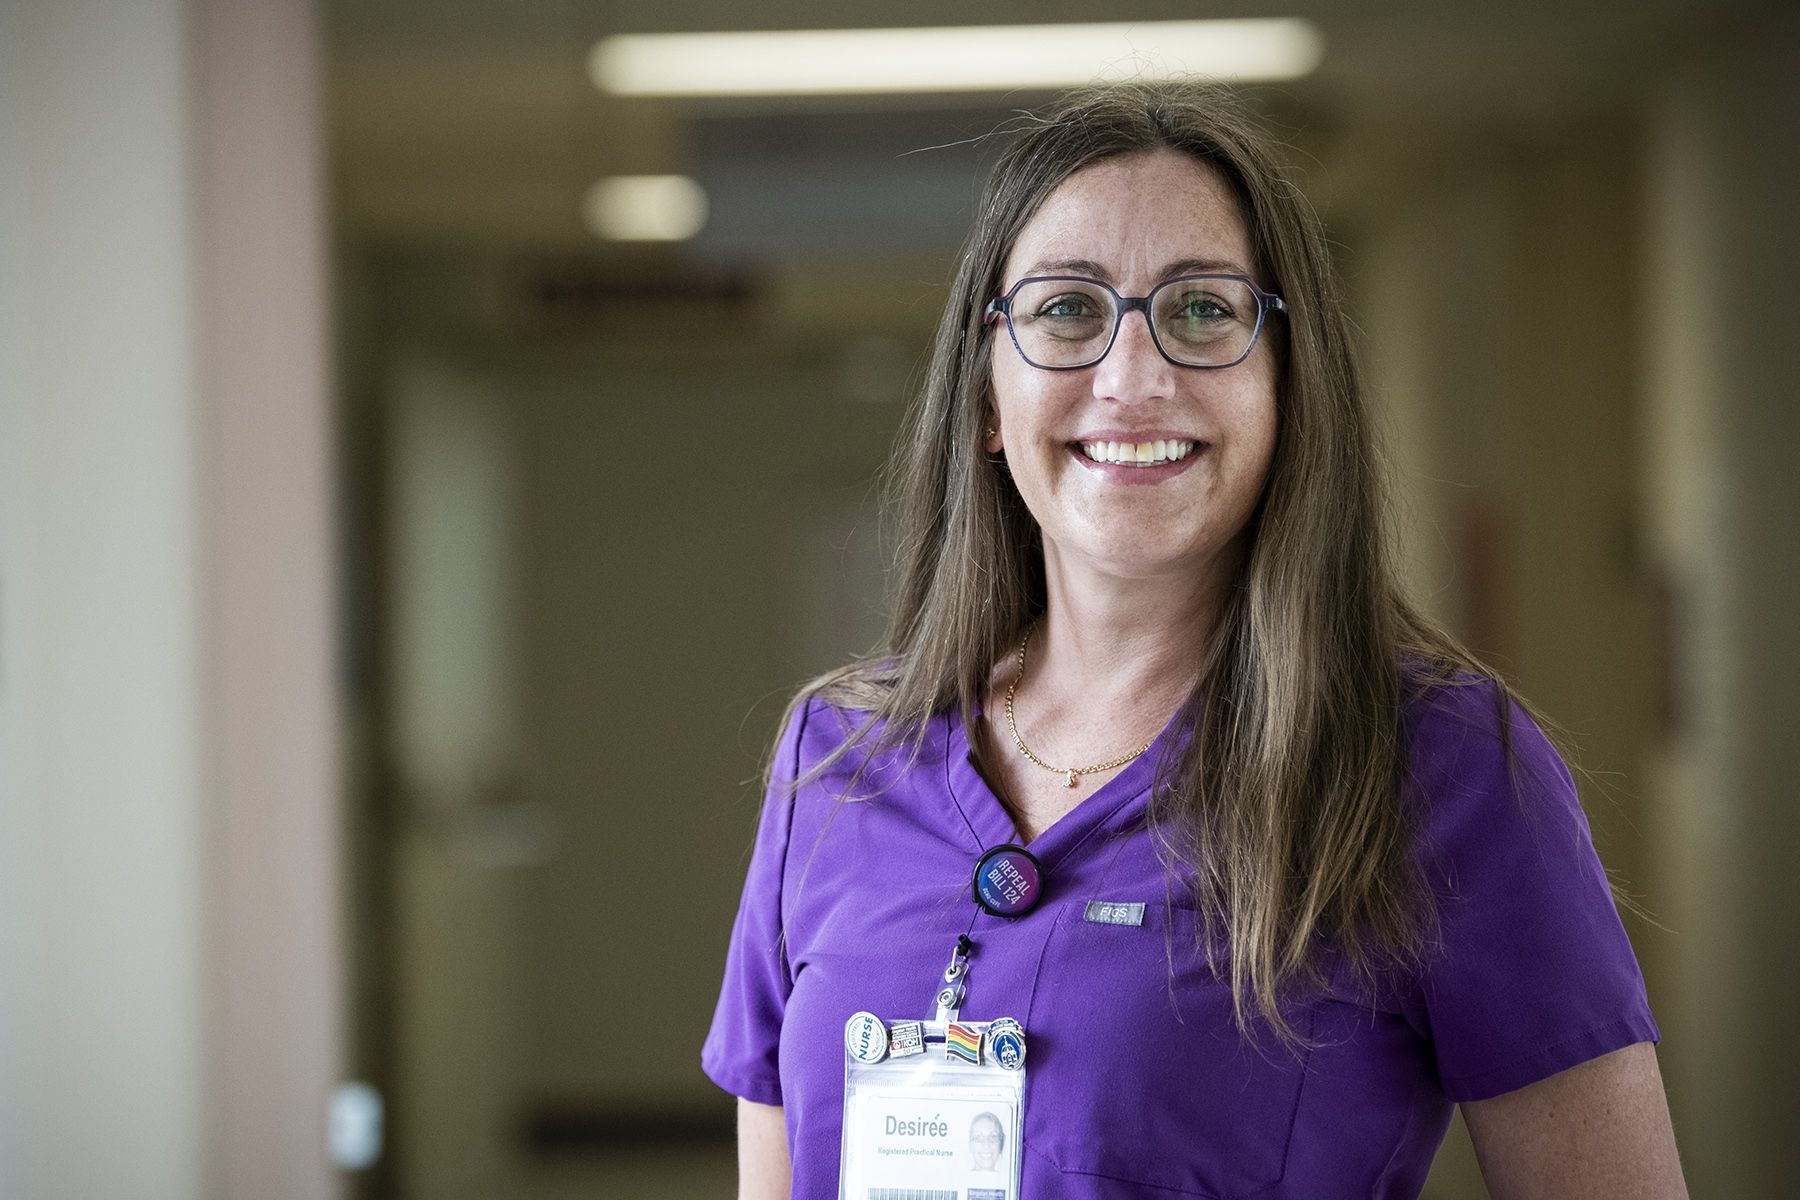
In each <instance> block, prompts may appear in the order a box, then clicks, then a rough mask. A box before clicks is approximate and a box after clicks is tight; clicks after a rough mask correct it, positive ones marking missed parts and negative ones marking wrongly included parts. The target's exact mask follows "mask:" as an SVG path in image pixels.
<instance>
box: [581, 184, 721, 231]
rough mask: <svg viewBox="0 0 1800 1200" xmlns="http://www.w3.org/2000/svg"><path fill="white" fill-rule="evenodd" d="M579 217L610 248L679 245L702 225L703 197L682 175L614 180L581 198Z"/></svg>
mask: <svg viewBox="0 0 1800 1200" xmlns="http://www.w3.org/2000/svg"><path fill="white" fill-rule="evenodd" d="M581 215H582V217H583V218H584V219H585V220H586V221H587V226H588V228H589V229H591V230H593V231H594V233H595V234H597V235H598V236H600V237H603V238H606V239H608V240H609V241H615V242H679V241H681V240H682V239H684V238H691V237H693V236H694V235H695V234H696V233H699V232H700V227H701V226H702V225H705V224H706V193H705V192H704V191H702V190H701V188H700V185H699V184H697V183H695V182H694V181H693V180H691V179H689V178H688V177H687V176H686V175H615V176H613V177H612V178H610V179H602V180H601V181H600V182H599V183H596V184H595V185H594V186H593V187H591V188H589V189H588V190H587V195H586V196H584V197H582V201H581Z"/></svg>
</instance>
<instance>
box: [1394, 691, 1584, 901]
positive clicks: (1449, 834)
mask: <svg viewBox="0 0 1800 1200" xmlns="http://www.w3.org/2000/svg"><path fill="white" fill-rule="evenodd" d="M1402 696H1403V699H1402V707H1401V712H1402V717H1401V727H1402V728H1401V737H1402V745H1403V748H1404V754H1405V759H1404V764H1405V765H1404V772H1405V773H1404V776H1403V780H1402V790H1401V799H1402V804H1403V805H1405V806H1406V807H1407V808H1408V809H1409V810H1410V811H1411V814H1412V817H1413V819H1414V822H1415V825H1416V827H1417V829H1418V833H1419V835H1420V849H1421V850H1422V851H1423V852H1424V854H1425V856H1426V857H1425V861H1426V863H1427V864H1433V863H1435V864H1436V865H1437V866H1438V867H1440V868H1444V867H1448V866H1450V864H1452V863H1456V862H1462V863H1464V864H1465V865H1466V862H1467V859H1468V857H1469V856H1470V855H1476V856H1479V857H1482V858H1486V859H1490V860H1499V859H1503V858H1505V857H1506V856H1507V855H1509V854H1514V855H1517V854H1523V855H1527V856H1529V857H1531V858H1534V859H1535V858H1539V857H1541V856H1542V855H1544V854H1545V853H1546V852H1554V851H1557V850H1568V851H1572V852H1575V853H1577V854H1578V855H1581V856H1582V857H1590V856H1591V855H1592V853H1593V852H1592V849H1591V836H1592V835H1591V832H1590V830H1589V827H1588V822H1587V816H1586V814H1585V813H1584V812H1583V810H1582V807H1581V800H1580V797H1579V795H1578V793H1577V790H1576V786H1575V780H1574V777H1573V776H1572V775H1571V774H1570V771H1569V768H1568V766H1567V764H1566V763H1565V762H1564V761H1563V757H1562V755H1561V753H1559V752H1558V750H1557V748H1556V746H1555V744H1554V743H1553V742H1552V741H1551V740H1550V738H1549V737H1548V736H1547V735H1546V734H1545V732H1544V730H1543V728H1542V726H1540V725H1539V723H1538V722H1537V720H1536V719H1534V718H1533V716H1532V714H1531V713H1530V711H1529V710H1528V709H1527V707H1526V706H1525V704H1524V703H1523V702H1522V701H1521V700H1520V699H1519V698H1518V697H1517V696H1516V695H1515V694H1514V693H1513V691H1512V690H1511V689H1510V688H1508V687H1507V686H1506V685H1505V684H1503V683H1501V682H1499V681H1498V680H1496V679H1493V678H1491V677H1488V676H1484V675H1479V674H1476V673H1474V672H1469V671H1457V672H1450V673H1443V672H1439V673H1433V674H1431V675H1428V676H1423V675H1415V676H1413V677H1412V678H1411V679H1409V680H1408V681H1406V682H1405V683H1404V684H1403V688H1402Z"/></svg>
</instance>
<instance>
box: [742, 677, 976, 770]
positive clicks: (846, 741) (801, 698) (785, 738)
mask: <svg viewBox="0 0 1800 1200" xmlns="http://www.w3.org/2000/svg"><path fill="white" fill-rule="evenodd" d="M954 723H955V717H954V715H953V714H952V713H950V712H949V711H948V710H944V711H940V712H938V713H935V714H933V715H932V716H931V717H930V718H929V719H928V720H927V721H925V723H924V724H923V726H922V727H919V728H915V729H897V728H893V727H890V725H889V724H888V723H887V722H886V721H884V720H883V719H882V718H881V717H880V716H879V714H877V713H875V712H872V711H870V709H869V708H867V707H863V706H860V705H858V704H856V703H854V702H853V701H847V700H845V699H844V698H843V697H842V696H841V695H836V696H834V695H832V694H831V692H830V691H829V690H827V689H821V688H819V687H817V686H809V687H808V688H807V689H805V690H803V691H802V692H801V693H800V694H799V695H798V696H797V697H796V698H795V699H794V700H793V702H792V703H791V704H790V705H789V708H788V716H787V719H786V721H785V723H784V725H783V729H782V732H781V736H780V738H779V740H778V741H777V743H776V747H775V754H774V758H773V760H772V762H771V764H770V766H771V769H770V773H769V774H770V780H771V782H772V783H782V784H787V785H789V786H790V787H795V788H797V789H798V790H817V789H819V788H823V789H825V790H829V791H830V792H831V793H832V794H833V795H841V794H844V792H845V789H846V786H847V785H848V786H850V787H851V788H852V789H853V790H854V791H855V792H856V793H859V794H862V793H867V792H870V791H880V790H883V788H884V787H885V786H886V785H888V784H891V783H892V782H894V781H895V780H896V779H897V778H898V777H900V776H902V775H904V774H905V773H906V772H907V771H909V770H911V769H912V768H913V767H915V766H916V765H917V764H918V763H919V762H920V761H921V759H931V760H938V759H941V758H942V753H943V749H944V745H945V742H946V739H947V738H948V737H949V735H950V732H951V728H952V726H953V724H954Z"/></svg>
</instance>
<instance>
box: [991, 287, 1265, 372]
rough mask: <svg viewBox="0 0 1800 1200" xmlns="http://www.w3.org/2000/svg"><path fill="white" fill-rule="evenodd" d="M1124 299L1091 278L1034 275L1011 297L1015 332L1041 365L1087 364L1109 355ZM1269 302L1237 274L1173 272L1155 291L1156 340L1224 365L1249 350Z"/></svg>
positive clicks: (1175, 354)
mask: <svg viewBox="0 0 1800 1200" xmlns="http://www.w3.org/2000/svg"><path fill="white" fill-rule="evenodd" d="M1119 309H1120V306H1119V301H1118V297H1116V296H1115V295H1113V293H1112V292H1110V291H1108V290H1107V289H1106V288H1105V287H1103V286H1101V285H1100V284H1098V283H1095V282H1094V281H1092V280H1079V279H1030V280H1026V281H1024V282H1023V283H1021V284H1020V285H1019V288H1018V290H1017V291H1016V292H1015V293H1014V295H1013V298H1012V305H1011V308H1010V313H1009V315H1010V318H1011V321H1012V330H1013V336H1014V338H1016V339H1017V340H1018V344H1019V350H1020V352H1021V353H1023V354H1024V356H1025V358H1026V360H1027V361H1028V362H1030V363H1032V364H1034V365H1036V366H1040V367H1081V366H1087V365H1089V364H1090V363H1094V362H1097V361H1099V360H1100V358H1102V357H1103V356H1104V355H1105V353H1106V350H1107V347H1108V345H1110V344H1111V342H1112V338H1113V329H1114V327H1115V326H1116V325H1117V324H1118V321H1119ZM1261 311H1262V306H1261V303H1260V301H1259V300H1258V299H1257V296H1256V293H1255V292H1254V291H1253V290H1252V289H1251V288H1250V286H1249V285H1248V284H1246V283H1244V282H1243V281H1242V280H1238V279H1225V278H1216V277H1199V278H1193V279H1172V280H1169V281H1168V282H1167V283H1164V284H1162V285H1161V286H1159V287H1158V288H1157V289H1156V290H1155V291H1153V292H1151V293H1150V297H1149V315H1150V320H1151V327H1152V328H1153V330H1154V331H1155V334H1156V341H1157V344H1158V345H1159V346H1161V347H1162V351H1163V353H1164V354H1167V355H1168V356H1169V357H1170V358H1171V359H1174V360H1175V361H1176V362H1179V363H1184V364H1186V365H1189V366H1195V367H1210V366H1224V365H1226V364H1228V363H1234V362H1236V361H1237V360H1238V359H1240V358H1242V357H1243V356H1244V355H1245V354H1246V353H1247V352H1248V351H1249V349H1250V344H1251V342H1252V341H1253V340H1254V339H1255V337H1256V330H1257V324H1258V320H1259V318H1260V316H1261Z"/></svg>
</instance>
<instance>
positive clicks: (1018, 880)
mask: <svg viewBox="0 0 1800 1200" xmlns="http://www.w3.org/2000/svg"><path fill="white" fill-rule="evenodd" d="M970 890H971V891H972V892H973V893H974V895H975V903H977V904H979V905H980V906H981V907H982V908H983V909H984V910H986V911H987V912H991V913H993V914H994V915H995V916H996V917H1022V916H1024V915H1025V914H1026V913H1028V912H1030V911H1031V910H1032V909H1034V908H1036V907H1037V906H1038V901H1039V900H1042V899H1043V898H1044V868H1043V867H1042V866H1041V865H1039V863H1038V860H1037V859H1036V858H1034V857H1033V856H1032V853H1031V851H1029V850H1027V849H1026V848H1025V847H1023V846H1015V845H1013V844H1012V843H1010V842H1008V843H1007V844H1006V845H1004V846H995V847H994V848H993V849H992V850H989V851H987V852H986V853H984V854H983V855H982V856H981V857H980V858H978V859H976V860H975V880H974V882H973V883H972V884H971V885H970Z"/></svg>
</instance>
